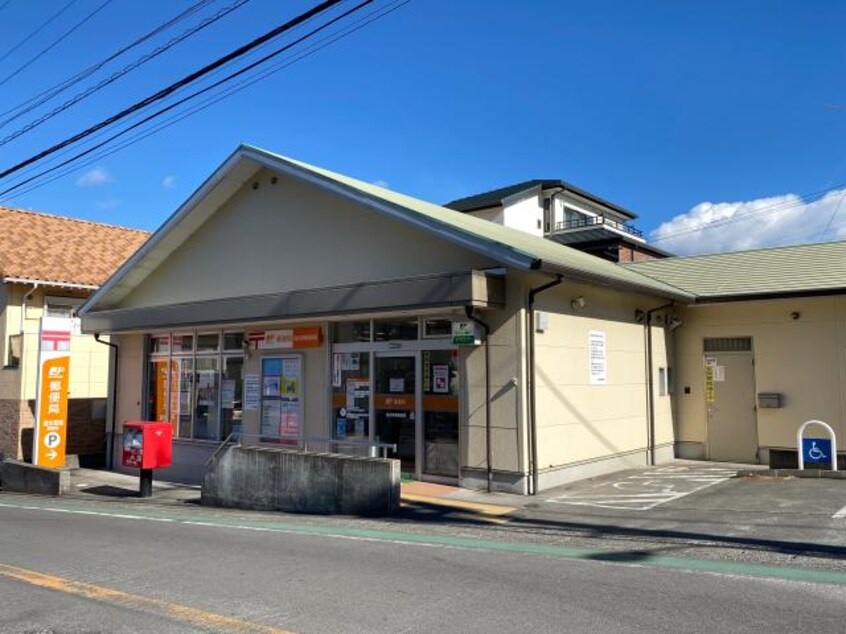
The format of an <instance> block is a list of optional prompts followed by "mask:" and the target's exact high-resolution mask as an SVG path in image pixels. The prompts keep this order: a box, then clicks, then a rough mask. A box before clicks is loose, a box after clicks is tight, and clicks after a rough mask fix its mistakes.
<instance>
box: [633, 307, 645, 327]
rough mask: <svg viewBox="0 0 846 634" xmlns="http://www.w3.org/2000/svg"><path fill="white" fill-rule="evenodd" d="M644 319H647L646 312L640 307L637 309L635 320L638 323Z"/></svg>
mask: <svg viewBox="0 0 846 634" xmlns="http://www.w3.org/2000/svg"><path fill="white" fill-rule="evenodd" d="M644 319H646V312H644V311H642V310H641V309H640V308H638V309H636V310H635V322H636V323H638V324H642V323H643V320H644Z"/></svg>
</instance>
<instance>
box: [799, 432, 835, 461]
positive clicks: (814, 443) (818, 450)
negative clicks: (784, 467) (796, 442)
mask: <svg viewBox="0 0 846 634" xmlns="http://www.w3.org/2000/svg"><path fill="white" fill-rule="evenodd" d="M802 455H803V456H804V457H805V462H823V463H826V464H829V463H830V462H831V439H830V438H803V439H802Z"/></svg>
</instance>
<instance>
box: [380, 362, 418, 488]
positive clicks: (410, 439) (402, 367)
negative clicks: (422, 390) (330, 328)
mask: <svg viewBox="0 0 846 634" xmlns="http://www.w3.org/2000/svg"><path fill="white" fill-rule="evenodd" d="M373 378H374V390H373V395H374V397H373V414H374V420H375V424H376V426H375V432H376V437H375V440H376V441H377V442H383V443H392V444H396V446H397V450H396V451H395V452H393V451H389V452H388V455H389V456H390V457H391V458H398V459H399V460H400V462H401V465H402V467H401V468H402V471H403V474H404V475H405V474H408V475H415V474H416V455H417V451H416V446H417V415H416V413H417V357H416V355H409V354H407V353H406V354H393V353H383V354H377V355H376V359H375V363H374V372H373Z"/></svg>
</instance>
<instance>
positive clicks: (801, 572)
mask: <svg viewBox="0 0 846 634" xmlns="http://www.w3.org/2000/svg"><path fill="white" fill-rule="evenodd" d="M6 499H8V498H6ZM110 507H111V508H110ZM0 508H12V509H23V510H34V511H47V512H54V513H72V514H79V515H96V516H101V517H107V518H112V519H130V520H132V519H134V520H146V521H154V522H169V523H179V524H190V525H192V526H208V527H215V528H233V529H241V530H258V531H268V532H276V533H286V534H294V535H311V536H321V537H334V538H339V539H358V540H367V541H372V542H384V543H391V544H401V545H419V546H431V547H442V548H461V549H465V550H477V551H485V552H503V553H517V554H532V555H542V556H547V557H560V558H565V559H576V560H580V561H595V562H602V563H610V564H618V565H624V566H650V567H655V568H669V569H676V570H688V571H693V572H705V573H715V574H723V575H740V576H746V577H760V578H768V579H784V580H789V581H799V582H808V583H823V584H834V585H844V586H846V573H844V572H832V571H824V570H808V569H803V568H790V567H782V566H767V565H763V564H744V563H737V562H731V561H719V560H709V559H693V558H690V559H688V558H684V557H667V556H664V555H653V554H651V553H649V552H644V551H642V550H638V551H608V550H595V549H587V548H570V547H568V546H556V545H547V544H528V543H522V542H513V541H497V540H491V539H476V538H472V537H458V536H455V535H433V534H425V533H402V532H396V531H385V530H376V529H361V528H345V527H336V526H314V525H309V524H289V523H285V522H279V521H276V520H267V519H248V518H243V517H237V518H236V517H232V518H230V517H223V516H219V515H191V514H187V513H172V512H167V511H165V510H162V511H159V510H155V511H154V510H152V509H150V507H147V508H146V509H144V510H140V509H127V508H125V507H123V508H121V509H120V510H118V509H115V508H114V507H112V505H111V504H109V505H103V504H90V503H84V504H74V503H68V502H62V503H61V504H57V503H49V504H45V503H44V502H41V501H40V500H29V499H27V501H26V503H13V502H0Z"/></svg>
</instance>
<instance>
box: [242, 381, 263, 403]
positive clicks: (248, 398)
mask: <svg viewBox="0 0 846 634" xmlns="http://www.w3.org/2000/svg"><path fill="white" fill-rule="evenodd" d="M260 403H261V381H260V377H259V375H258V374H245V375H244V409H245V410H247V411H248V412H251V411H256V410H258V408H259V404H260Z"/></svg>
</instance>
